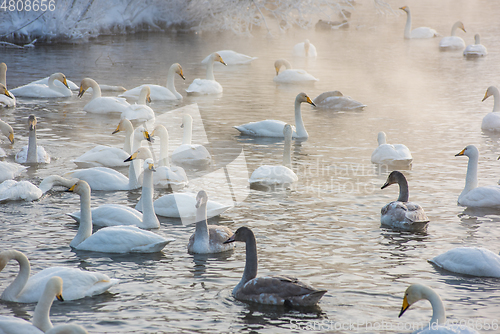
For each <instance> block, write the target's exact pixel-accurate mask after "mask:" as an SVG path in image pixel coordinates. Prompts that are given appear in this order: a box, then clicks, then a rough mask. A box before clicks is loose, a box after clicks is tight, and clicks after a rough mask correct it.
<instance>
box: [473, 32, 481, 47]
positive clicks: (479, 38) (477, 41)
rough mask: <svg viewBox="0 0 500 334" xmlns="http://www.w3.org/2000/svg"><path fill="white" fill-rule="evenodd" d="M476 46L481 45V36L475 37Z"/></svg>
mask: <svg viewBox="0 0 500 334" xmlns="http://www.w3.org/2000/svg"><path fill="white" fill-rule="evenodd" d="M474 44H476V45H479V44H481V36H480V35H479V34H476V35H474Z"/></svg>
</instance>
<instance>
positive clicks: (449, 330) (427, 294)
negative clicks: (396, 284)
mask: <svg viewBox="0 0 500 334" xmlns="http://www.w3.org/2000/svg"><path fill="white" fill-rule="evenodd" d="M422 299H425V300H428V301H429V302H430V303H431V306H432V318H431V320H430V322H429V325H428V326H427V327H424V328H423V329H422V330H417V331H416V332H414V333H419V334H427V333H442V334H478V332H477V331H475V330H474V329H470V328H468V327H465V326H464V325H463V324H460V325H448V326H445V324H446V311H445V309H444V304H443V301H442V300H441V297H439V295H438V294H437V293H436V292H435V291H434V290H433V289H431V288H430V287H428V286H426V285H423V284H412V285H410V286H409V287H408V288H407V289H406V291H405V296H404V299H403V306H402V307H401V312H400V313H399V317H401V316H402V315H403V313H405V311H406V310H407V309H408V308H409V307H410V306H411V305H413V304H414V303H416V302H418V301H419V300H422Z"/></svg>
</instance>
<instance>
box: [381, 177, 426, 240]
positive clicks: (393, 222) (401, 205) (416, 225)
mask: <svg viewBox="0 0 500 334" xmlns="http://www.w3.org/2000/svg"><path fill="white" fill-rule="evenodd" d="M395 183H397V184H398V185H399V197H398V199H397V200H396V201H394V202H391V203H389V204H387V205H385V206H384V207H383V208H382V210H381V211H380V214H381V215H380V222H381V224H382V225H385V226H389V227H393V228H397V229H401V230H405V231H422V230H425V229H426V228H427V225H428V224H429V218H427V215H426V214H425V212H424V209H422V207H421V206H420V205H418V204H416V203H413V202H409V197H410V194H409V191H408V181H406V178H405V176H404V174H403V173H401V172H399V171H393V172H391V174H389V176H388V177H387V181H386V182H385V183H384V185H383V186H382V187H381V189H384V188H386V187H388V186H390V185H391V184H395Z"/></svg>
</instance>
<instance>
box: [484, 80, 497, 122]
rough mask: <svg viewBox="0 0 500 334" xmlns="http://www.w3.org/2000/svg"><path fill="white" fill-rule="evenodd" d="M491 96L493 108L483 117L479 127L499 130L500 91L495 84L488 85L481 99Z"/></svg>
mask: <svg viewBox="0 0 500 334" xmlns="http://www.w3.org/2000/svg"><path fill="white" fill-rule="evenodd" d="M490 96H493V110H492V111H491V112H490V113H488V114H486V116H484V117H483V121H482V123H481V129H482V130H486V131H500V105H499V103H500V92H499V91H498V88H496V87H495V86H490V87H488V89H487V90H486V93H485V94H484V97H483V101H484V100H486V99H487V98H488V97H490Z"/></svg>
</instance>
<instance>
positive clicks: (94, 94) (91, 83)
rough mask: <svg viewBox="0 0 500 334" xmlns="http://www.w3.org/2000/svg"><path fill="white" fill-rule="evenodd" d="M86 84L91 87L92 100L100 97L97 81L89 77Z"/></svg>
mask: <svg viewBox="0 0 500 334" xmlns="http://www.w3.org/2000/svg"><path fill="white" fill-rule="evenodd" d="M88 84H89V86H90V87H92V100H93V99H97V98H98V97H101V87H99V84H98V83H97V81H95V80H93V79H90V80H88Z"/></svg>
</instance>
